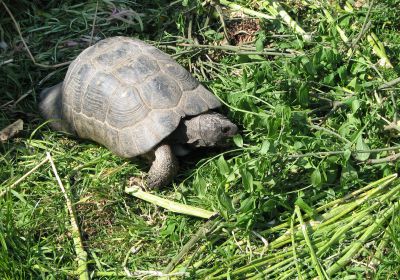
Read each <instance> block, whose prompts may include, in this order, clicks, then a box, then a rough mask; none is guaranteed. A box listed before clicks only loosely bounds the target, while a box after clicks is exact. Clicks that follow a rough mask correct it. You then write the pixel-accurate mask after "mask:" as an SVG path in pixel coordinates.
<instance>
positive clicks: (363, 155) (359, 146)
mask: <svg viewBox="0 0 400 280" xmlns="http://www.w3.org/2000/svg"><path fill="white" fill-rule="evenodd" d="M356 149H357V150H360V151H369V147H368V145H367V144H366V143H365V142H364V139H363V138H362V136H361V135H360V137H358V138H357V143H356ZM369 155H370V153H357V154H356V156H355V158H356V159H358V160H360V161H366V160H367V159H368V158H369Z"/></svg>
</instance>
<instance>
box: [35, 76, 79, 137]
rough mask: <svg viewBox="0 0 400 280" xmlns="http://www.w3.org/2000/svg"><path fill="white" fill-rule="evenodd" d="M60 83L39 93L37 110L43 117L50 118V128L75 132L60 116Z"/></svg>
mask: <svg viewBox="0 0 400 280" xmlns="http://www.w3.org/2000/svg"><path fill="white" fill-rule="evenodd" d="M62 85H63V83H62V82H61V83H59V84H57V85H55V86H52V87H50V88H46V89H44V90H43V91H42V92H41V93H40V102H39V111H40V114H41V115H42V116H43V118H44V119H46V120H50V122H49V125H50V127H51V128H52V129H54V130H57V131H64V132H69V133H72V134H75V133H74V130H73V129H72V128H71V126H70V125H68V124H67V123H66V122H65V120H63V117H62Z"/></svg>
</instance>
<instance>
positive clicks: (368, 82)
mask: <svg viewBox="0 0 400 280" xmlns="http://www.w3.org/2000/svg"><path fill="white" fill-rule="evenodd" d="M277 2H278V1H250V2H249V1H220V4H218V3H217V2H216V4H215V3H214V6H212V5H210V4H205V5H203V4H204V3H202V2H201V1H198V0H182V1H173V2H170V1H161V0H157V1H148V0H146V1H138V2H137V3H134V2H132V1H125V0H120V1H88V2H82V1H71V0H69V1H62V2H61V1H39V0H38V1H25V0H21V1H4V3H6V5H7V7H8V8H9V9H10V11H11V13H12V14H13V16H14V18H15V21H16V22H17V23H18V26H19V29H20V32H21V34H22V36H23V38H24V41H25V43H26V45H27V46H28V47H29V50H30V52H31V54H32V56H33V58H34V62H36V64H35V63H34V62H33V61H32V58H31V57H30V56H29V54H28V53H27V50H26V48H24V42H23V41H22V40H21V37H20V36H19V34H18V29H16V27H15V25H14V22H13V19H12V17H11V16H10V14H9V13H7V11H6V9H5V8H4V6H3V5H2V4H0V54H1V57H0V71H1V72H0V87H1V89H2V94H1V95H0V108H1V111H0V129H1V128H3V127H6V126H7V125H9V124H11V123H12V122H14V121H16V120H17V119H22V120H24V130H23V131H22V132H21V133H20V134H19V135H18V136H17V137H14V138H13V139H10V140H8V141H6V142H3V143H0V192H3V191H5V193H4V195H1V197H0V276H1V278H2V279H41V278H45V279H67V278H69V277H77V271H78V262H77V260H76V254H77V252H76V242H75V243H74V238H73V237H75V235H74V234H75V233H74V232H73V231H71V225H70V220H71V217H70V215H69V213H68V210H67V205H66V202H65V198H64V194H63V193H62V191H61V190H60V188H59V185H58V183H57V181H56V178H55V175H54V173H53V171H52V168H51V166H50V164H49V163H48V162H47V161H46V162H44V164H42V165H41V166H39V167H38V168H37V170H36V171H34V172H33V173H32V174H31V175H29V177H27V178H25V179H24V180H22V181H20V182H18V183H17V184H14V183H15V182H17V180H18V179H19V178H21V177H22V176H24V174H26V173H27V172H29V171H30V170H32V169H33V168H35V167H37V166H38V165H39V164H40V163H41V162H42V161H43V160H44V159H45V158H46V152H50V153H51V155H52V158H53V160H54V164H55V166H56V169H57V172H58V174H59V176H60V178H61V181H62V183H63V185H65V186H66V189H67V190H68V193H69V198H70V200H71V201H72V207H73V208H74V210H75V212H76V219H77V223H78V227H79V231H80V235H81V238H82V241H83V248H84V249H85V251H86V252H87V258H88V261H87V267H88V272H89V276H90V277H96V278H100V279H113V278H119V277H121V276H122V277H123V276H125V277H127V275H132V276H133V277H137V278H146V277H159V276H160V275H163V274H168V273H172V274H171V275H174V276H171V278H182V277H186V279H204V278H207V277H208V278H209V279H227V278H230V279H252V278H253V279H258V278H262V277H267V278H278V279H294V278H299V279H310V278H313V277H319V278H320V279H322V278H327V279H331V278H332V279H366V278H367V279H398V278H399V274H400V257H399V256H400V253H399V252H400V240H399V236H400V220H399V197H400V194H399V181H398V179H397V177H396V174H397V172H398V168H399V162H398V160H397V159H398V157H399V153H400V151H399V150H400V143H399V140H398V139H399V138H398V136H399V126H398V108H399V106H400V104H399V103H400V101H399V100H398V95H397V94H398V93H399V84H397V83H390V81H393V80H395V81H396V79H397V78H398V77H400V67H399V60H400V35H399V34H400V33H399V31H400V25H399V23H398V22H399V21H398V18H399V16H400V12H399V11H400V2H399V1H398V0H385V1H371V0H370V1H367V0H365V1H327V2H326V3H325V1H312V0H307V1H306V0H301V1H289V0H287V1H279V3H280V5H277V4H276V3H277ZM1 3H2V2H1ZM232 3H234V4H235V6H234V7H233V6H232V5H231V4H232ZM228 6H232V7H233V8H232V10H230V9H228V8H227V7H228ZM238 6H240V7H242V8H246V9H242V10H241V9H240V7H239V8H238ZM281 9H283V11H282V10H281ZM241 11H242V12H241ZM279 11H280V12H279ZM277 12H278V14H277ZM279 14H281V15H284V16H283V17H284V18H281V17H280V16H279ZM383 15H384V16H383ZM258 18H262V20H259V19H258ZM221 19H223V20H221ZM299 28H301V30H303V31H304V32H305V33H303V32H300V33H299V32H298V31H299V30H300V29H299ZM224 29H225V30H224ZM117 35H124V36H130V37H135V38H140V39H142V40H146V41H148V42H149V43H151V44H153V45H155V46H157V47H159V48H160V49H162V50H164V51H166V52H167V53H169V54H170V55H172V56H173V57H174V58H175V59H176V60H177V61H178V62H179V63H180V64H181V65H183V66H185V67H186V68H187V69H188V70H190V71H191V72H192V74H193V75H194V76H195V77H197V78H198V79H199V80H200V81H201V82H202V83H203V84H204V85H206V86H207V87H208V88H209V89H210V90H212V91H213V92H214V93H215V94H216V95H217V96H218V98H220V99H221V101H222V102H223V103H224V104H225V106H224V108H223V109H222V111H223V112H224V113H226V114H227V115H228V116H229V118H230V119H231V120H233V121H234V122H235V123H237V124H238V125H239V126H240V128H241V133H240V136H236V137H235V138H234V139H233V141H232V145H231V147H229V148H228V149H223V150H222V149H221V150H218V149H215V150H211V151H206V152H204V151H200V152H197V153H194V155H191V156H190V157H186V158H183V159H182V162H181V165H182V168H181V170H180V172H179V175H178V176H177V178H176V180H175V181H174V183H173V184H172V185H171V186H168V187H166V188H165V189H162V190H159V191H157V192H156V193H155V194H156V195H157V196H159V197H163V198H165V199H168V200H170V201H174V202H179V203H183V204H188V205H190V206H194V207H198V208H201V209H204V210H208V211H211V212H218V213H219V216H218V217H214V218H212V219H211V220H209V221H205V220H203V219H200V218H195V217H192V216H187V215H183V214H178V213H173V212H169V211H167V210H164V209H163V208H160V207H158V206H155V205H154V204H152V203H148V202H145V201H141V200H139V199H137V198H134V197H133V196H130V195H128V194H126V193H125V192H124V190H125V187H126V186H127V185H128V181H129V178H130V177H131V176H136V177H141V176H143V175H144V172H145V171H146V170H147V168H148V165H147V164H146V163H145V162H143V161H141V160H140V159H133V160H132V161H127V160H124V159H121V158H118V157H116V156H114V155H113V154H111V153H110V152H109V151H107V150H106V149H105V148H104V147H101V146H99V145H97V144H96V143H93V142H90V141H85V140H79V139H75V138H72V137H69V136H68V135H65V134H63V133H59V132H54V131H51V130H50V129H49V128H48V126H46V124H45V122H44V120H43V119H42V118H41V117H40V116H39V114H38V110H37V102H38V96H39V93H40V91H41V90H42V89H43V88H45V87H48V86H51V85H54V84H56V83H58V82H60V81H62V79H63V77H64V75H65V73H66V70H67V67H68V66H67V65H61V66H60V65H59V64H60V63H65V62H69V61H71V60H73V59H74V58H75V57H76V56H77V55H78V54H79V53H80V52H81V51H82V50H83V49H85V48H86V47H87V46H88V45H89V44H90V42H91V41H93V42H94V41H97V40H100V39H102V38H106V37H110V36H117ZM226 36H228V37H229V38H228V39H229V40H230V42H231V43H232V45H231V46H228V45H227V38H225V37H226ZM52 65H55V67H52ZM390 65H391V66H392V67H390ZM397 81H398V80H397ZM391 174H394V175H392V176H391Z"/></svg>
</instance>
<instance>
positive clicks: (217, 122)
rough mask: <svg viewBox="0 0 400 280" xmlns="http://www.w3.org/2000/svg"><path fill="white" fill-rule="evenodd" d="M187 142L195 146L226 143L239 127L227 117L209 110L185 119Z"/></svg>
mask: <svg viewBox="0 0 400 280" xmlns="http://www.w3.org/2000/svg"><path fill="white" fill-rule="evenodd" d="M184 125H185V127H186V137H187V139H188V141H187V144H189V145H190V146H193V147H212V146H219V145H222V144H224V143H225V141H226V139H227V138H230V137H232V136H233V135H235V134H236V132H237V130H238V128H237V126H236V125H235V124H234V123H232V122H231V121H230V120H229V119H228V118H227V117H225V116H224V115H221V114H219V113H215V112H207V113H204V114H201V115H198V116H195V117H193V118H191V119H187V120H185V121H184Z"/></svg>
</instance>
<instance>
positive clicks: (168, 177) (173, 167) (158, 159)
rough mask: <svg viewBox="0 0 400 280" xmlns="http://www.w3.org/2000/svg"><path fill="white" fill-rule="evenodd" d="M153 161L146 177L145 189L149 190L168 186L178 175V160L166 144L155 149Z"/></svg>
mask: <svg viewBox="0 0 400 280" xmlns="http://www.w3.org/2000/svg"><path fill="white" fill-rule="evenodd" d="M154 156H155V159H154V161H153V163H152V165H151V167H150V170H149V172H148V176H147V180H146V183H147V187H148V188H150V189H156V188H160V187H162V186H165V185H168V184H169V183H170V182H171V181H172V179H173V178H174V177H175V175H176V173H178V168H179V167H178V160H177V158H176V157H175V155H174V154H173V153H172V150H171V147H170V146H169V145H168V144H164V143H161V144H160V145H159V146H157V147H156V148H155V151H154Z"/></svg>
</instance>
